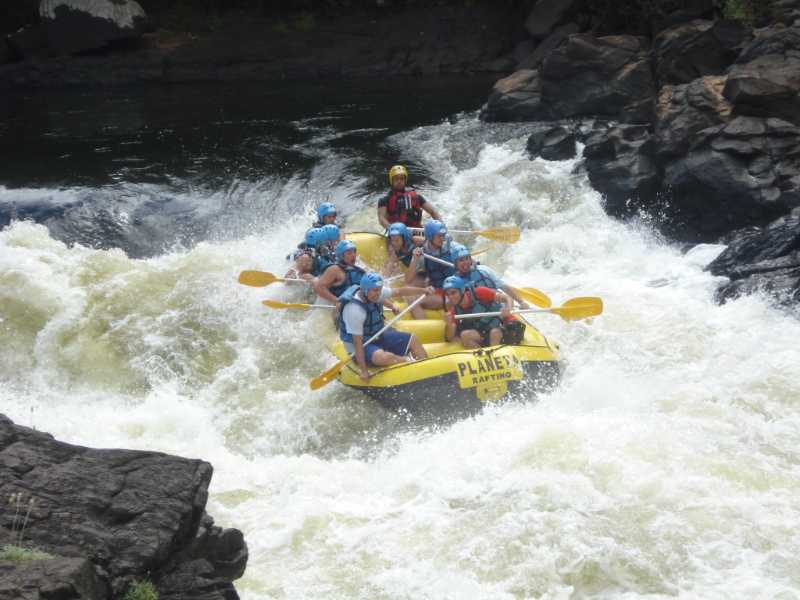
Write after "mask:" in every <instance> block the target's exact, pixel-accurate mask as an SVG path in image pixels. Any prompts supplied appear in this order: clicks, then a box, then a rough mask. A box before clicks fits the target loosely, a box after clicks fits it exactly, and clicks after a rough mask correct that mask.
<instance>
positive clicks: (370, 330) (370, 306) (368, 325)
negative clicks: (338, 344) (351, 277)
mask: <svg viewBox="0 0 800 600" xmlns="http://www.w3.org/2000/svg"><path fill="white" fill-rule="evenodd" d="M359 289H361V288H360V287H359V286H357V285H351V286H350V287H348V288H347V290H345V291H344V292H343V293H342V295H341V296H339V302H341V303H342V312H344V307H345V306H347V305H348V304H349V303H350V302H355V303H356V304H358V305H359V306H360V307H361V308H363V309H364V310H365V311H366V313H367V318H366V319H364V341H365V342H366V341H367V340H368V339H369V338H371V337H372V336H373V335H375V334H376V333H378V332H379V331H380V330H381V329H383V325H384V321H383V302H364V301H363V300H361V298H359V297H358V290H359ZM339 337H340V338H341V339H342V341H344V342H350V343H352V342H353V336H352V335H351V334H349V333H347V328H346V327H345V324H344V318H343V317H342V315H341V313H340V314H339Z"/></svg>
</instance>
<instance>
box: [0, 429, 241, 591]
mask: <svg viewBox="0 0 800 600" xmlns="http://www.w3.org/2000/svg"><path fill="white" fill-rule="evenodd" d="M211 473H212V468H211V465H209V464H208V463H206V462H203V461H199V460H189V459H185V458H180V457H176V456H169V455H165V454H161V453H157V452H138V451H130V450H95V449H90V448H84V447H81V446H73V445H70V444H64V443H62V442H58V441H56V440H54V439H53V437H52V436H50V435H48V434H44V433H39V432H36V431H33V430H31V429H27V428H25V427H19V426H15V425H14V424H13V423H11V422H10V421H9V420H8V419H7V418H6V417H4V416H3V415H0V497H3V498H8V497H9V496H10V495H11V494H13V493H18V492H21V493H22V494H23V498H25V499H27V498H35V499H36V500H37V504H35V505H34V507H33V509H32V510H31V513H30V519H29V522H28V526H27V528H26V530H25V541H26V542H28V543H31V544H33V545H34V546H37V547H39V548H40V549H42V550H44V551H46V552H49V553H51V554H56V555H60V556H67V557H88V558H89V560H91V561H92V563H93V564H94V565H95V566H96V567H98V568H102V569H103V570H104V572H106V573H105V575H103V579H104V581H105V583H106V584H110V586H111V587H112V588H113V589H114V590H115V591H119V590H121V589H123V588H124V586H125V585H126V582H127V581H129V580H130V579H131V578H132V577H137V578H143V577H145V576H147V574H148V573H149V574H150V577H151V578H152V579H153V581H154V582H155V583H156V586H157V587H158V586H160V580H162V579H164V580H167V579H169V577H170V576H171V574H172V573H174V572H182V573H183V572H185V567H184V564H185V563H186V562H190V563H193V562H195V561H197V560H202V561H205V563H207V565H208V566H207V568H204V570H203V576H202V578H201V577H199V576H198V578H197V579H195V580H190V579H187V578H186V577H183V578H182V579H181V581H182V585H183V591H182V593H183V596H175V597H176V598H177V597H182V598H186V599H187V600H188V599H189V598H198V597H201V596H200V595H194V590H195V589H196V590H208V589H211V588H213V590H216V592H215V594H216V595H214V596H205V597H208V598H209V599H210V598H219V599H222V598H231V597H234V596H233V595H235V591H234V589H233V586H232V584H231V583H230V582H231V579H232V578H233V577H232V576H238V575H241V572H242V571H243V569H244V565H245V563H246V560H247V550H246V546H245V544H244V540H243V539H242V538H241V535H240V534H237V533H231V530H221V529H219V528H214V527H213V521H211V520H210V518H208V517H207V516H205V513H204V508H205V504H206V500H207V497H208V484H209V481H210V479H211ZM4 509H5V506H2V507H0V524H2V525H4V526H5V527H7V528H10V527H11V525H12V521H13V516H12V515H9V513H8V511H7V510H4ZM176 593H177V592H176Z"/></svg>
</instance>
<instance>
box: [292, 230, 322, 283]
mask: <svg viewBox="0 0 800 600" xmlns="http://www.w3.org/2000/svg"><path fill="white" fill-rule="evenodd" d="M286 258H290V259H294V266H293V267H292V268H290V269H289V271H288V272H287V273H286V277H290V278H294V277H299V278H300V279H307V280H309V281H311V280H312V279H313V278H314V277H317V276H318V275H319V274H320V273H322V271H324V270H325V268H326V267H327V266H328V265H329V264H331V263H332V262H333V253H332V252H331V251H330V249H329V248H328V242H327V237H326V235H325V231H323V229H322V228H320V227H316V228H314V229H309V230H308V231H306V236H305V238H303V241H302V242H301V243H300V244H298V245H297V250H295V251H294V252H292V254H290V255H289V256H287V257H286Z"/></svg>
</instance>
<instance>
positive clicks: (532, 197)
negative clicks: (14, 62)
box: [0, 81, 800, 600]
mask: <svg viewBox="0 0 800 600" xmlns="http://www.w3.org/2000/svg"><path fill="white" fill-rule="evenodd" d="M486 91H487V86H486V83H485V82H477V81H472V82H470V81H451V82H445V83H444V84H442V83H439V84H436V85H432V84H425V83H419V82H411V83H403V84H402V85H398V86H397V89H395V90H394V91H392V92H390V93H386V92H382V91H378V90H376V89H368V88H360V89H356V88H347V89H341V90H334V89H332V88H331V87H330V86H328V87H325V86H317V87H314V86H309V87H306V88H283V89H281V88H280V87H277V88H275V87H269V86H253V87H252V88H247V87H241V86H240V87H237V88H236V89H235V90H233V89H224V88H219V87H200V86H191V87H173V88H158V89H154V90H149V91H147V92H141V91H138V92H135V93H134V92H124V91H117V92H113V93H102V94H99V93H95V94H86V93H80V94H79V93H76V94H59V95H49V96H47V97H42V96H36V97H23V96H20V97H15V98H4V99H2V100H0V110H2V113H0V114H2V116H3V119H2V121H0V153H2V156H3V159H2V164H0V226H2V227H3V229H2V231H0V411H2V412H4V413H6V414H7V415H8V416H9V417H11V418H12V419H14V420H15V421H16V422H18V423H20V424H24V425H28V426H33V427H36V428H37V429H40V430H45V431H48V432H51V433H53V434H54V435H55V436H56V437H57V438H59V439H62V440H65V441H69V442H73V443H78V444H84V445H91V446H96V447H126V448H139V449H152V450H159V451H164V452H169V453H174V454H179V455H183V456H188V457H197V458H203V459H205V460H208V461H210V462H211V463H212V464H213V465H214V467H215V474H214V479H213V481H212V487H211V494H210V498H209V506H208V511H209V513H211V514H212V515H213V516H214V517H215V518H216V520H217V523H218V524H220V525H222V526H226V527H238V528H240V529H242V530H243V531H244V533H245V536H246V539H247V541H248V544H249V548H250V562H249V565H248V568H247V572H246V574H245V576H244V578H243V579H241V580H240V581H238V582H237V589H238V590H239V591H240V593H241V595H242V597H243V598H245V599H246V600H262V599H267V598H276V599H277V598H286V599H300V598H303V599H305V598H308V599H318V598H330V599H339V598H341V599H356V598H359V599H362V598H363V599H370V600H374V599H381V598H385V599H409V600H410V599H414V600H419V599H422V598H431V599H450V598H452V599H462V598H475V599H497V600H501V599H502V600H511V599H522V598H546V599H553V600H554V599H583V598H624V599H634V598H636V599H639V598H647V599H654V598H703V599H717V598H719V599H728V598H758V599H764V600H767V599H782V600H793V599H798V598H800V591H799V590H800V528H798V526H797V525H798V523H800V408H798V397H800V350H798V344H797V340H798V339H800V323H798V321H797V320H796V319H795V318H793V317H791V316H788V315H786V314H784V313H782V312H780V311H779V310H776V309H775V308H772V307H771V306H770V305H769V303H768V302H767V301H766V300H765V299H764V298H761V297H758V296H753V297H748V298H743V299H740V300H737V301H735V302H731V303H728V304H726V305H723V306H717V305H715V304H714V302H713V301H712V297H713V292H714V289H715V287H716V285H717V284H718V283H719V281H718V280H717V279H716V278H714V277H712V276H710V275H709V274H707V273H705V272H704V271H703V266H704V265H706V264H707V263H708V262H709V261H710V260H712V259H713V258H714V257H715V256H716V255H717V254H718V253H719V252H720V251H721V250H722V248H723V247H722V246H714V245H704V246H698V247H695V248H692V249H689V250H688V251H687V250H686V249H683V248H679V247H677V246H675V245H671V244H669V243H667V242H665V241H664V240H662V239H661V238H660V237H659V236H658V235H657V234H656V233H655V232H654V229H653V227H652V226H651V224H650V223H648V221H647V220H646V219H640V220H638V221H635V222H632V223H621V222H618V221H616V220H613V219H611V218H609V217H607V216H606V215H605V213H604V212H603V208H602V201H601V198H600V197H599V196H598V194H596V193H595V192H593V191H592V190H591V188H590V187H589V185H588V182H587V178H586V176H585V175H584V174H583V173H582V172H581V170H580V162H579V160H575V161H565V162H545V161H542V160H536V161H533V162H531V161H530V160H528V158H526V155H525V152H524V147H525V140H526V137H527V136H526V126H525V125H524V124H511V125H493V126H489V125H485V124H482V123H480V122H479V121H478V119H477V116H476V113H475V112H474V111H475V110H476V109H477V108H478V107H479V105H480V103H481V101H482V100H483V98H485V95H486ZM395 162H405V163H407V164H408V165H409V167H410V170H411V172H412V183H413V184H414V185H416V186H418V187H419V188H420V190H421V191H422V192H423V193H424V194H425V195H426V197H428V199H430V200H431V201H432V202H433V203H434V204H435V205H436V206H437V207H439V208H440V209H441V210H442V212H443V214H444V215H446V217H447V221H448V222H449V224H450V225H451V227H452V226H455V225H458V226H459V227H460V228H461V227H463V228H481V227H488V226H492V225H499V224H510V223H516V224H518V225H520V226H521V227H522V229H523V234H522V239H521V240H520V242H519V243H517V244H515V245H513V246H507V247H497V248H495V249H494V250H492V251H491V252H490V253H489V255H488V258H486V260H485V261H484V262H486V263H488V264H490V265H492V266H494V267H496V268H497V270H499V271H500V272H501V273H502V274H504V275H505V276H506V278H507V279H508V280H509V281H512V282H515V283H519V284H524V285H528V286H533V287H536V288H538V289H541V290H543V291H545V292H547V293H548V294H549V295H550V296H551V297H552V298H553V299H554V301H555V302H556V303H560V302H562V301H564V300H566V299H568V298H571V297H574V296H582V295H598V296H601V297H602V298H603V300H604V302H605V313H604V314H603V316H602V317H599V318H596V319H594V321H593V322H592V323H584V322H577V323H566V322H564V321H561V320H560V319H558V318H556V317H553V316H546V315H545V316H541V317H540V318H539V319H537V320H536V324H537V325H538V326H539V328H540V329H541V330H542V331H543V332H544V333H545V335H548V336H550V337H552V338H553V339H555V340H557V341H558V342H559V343H560V344H561V347H562V351H563V353H564V356H565V358H566V359H567V361H568V368H567V371H566V373H565V377H564V381H563V383H562V385H561V386H560V387H559V388H558V389H556V390H555V391H554V392H552V393H550V394H548V395H545V396H542V397H540V398H539V401H538V402H535V403H532V402H525V399H524V398H519V399H517V401H514V402H511V403H508V404H505V405H502V406H499V407H494V406H492V407H489V408H488V409H487V410H486V411H485V412H484V413H483V414H481V415H479V416H477V417H475V418H471V419H467V420H463V421H459V422H457V423H455V424H452V425H448V426H433V425H430V424H423V423H408V422H406V421H405V420H404V419H403V418H401V417H399V416H397V415H393V414H390V413H387V412H385V411H384V410H383V409H381V408H379V407H377V406H375V405H374V404H373V403H371V402H370V401H369V400H367V399H365V398H364V397H362V396H361V395H359V394H357V393H353V392H351V391H348V390H346V389H345V388H343V387H342V386H340V385H339V384H338V383H333V384H331V385H329V386H327V387H326V388H324V389H323V390H321V391H319V392H313V393H312V392H310V391H309V390H308V386H307V382H308V380H309V379H310V378H311V377H313V376H315V375H317V374H319V373H320V372H321V371H323V370H324V369H325V368H326V367H328V366H330V365H331V364H332V362H333V361H332V359H331V358H330V356H329V355H328V353H327V352H326V351H325V350H324V348H322V347H320V345H319V342H318V335H317V331H318V323H317V322H316V321H315V320H314V319H310V318H307V317H306V315H305V314H300V315H297V314H287V313H285V312H279V311H274V312H269V311H268V310H267V309H265V308H264V307H262V306H261V304H260V300H261V299H262V298H264V297H272V298H278V299H286V298H289V297H292V294H293V293H294V292H292V291H290V290H287V289H284V288H283V287H282V286H279V285H275V286H270V287H269V288H267V289H261V290H259V289H254V288H246V287H243V286H239V285H237V284H236V276H237V274H238V272H239V271H240V270H242V269H247V268H257V269H261V270H269V271H278V272H280V271H281V270H282V269H283V268H284V267H285V263H284V260H283V257H284V256H285V254H286V253H287V250H288V248H289V247H290V246H291V245H293V244H294V243H296V241H298V240H299V239H300V238H301V236H302V234H303V232H304V231H305V229H306V227H307V226H308V224H309V222H310V220H311V217H310V213H311V210H312V207H313V206H314V205H315V204H316V203H318V202H319V201H320V200H324V199H330V200H332V201H334V202H336V203H337V205H339V206H340V207H342V209H343V211H344V212H346V213H347V214H348V215H349V219H350V223H351V225H352V226H354V227H356V226H357V227H358V228H364V227H372V215H373V210H374V208H373V207H374V203H375V199H376V197H377V195H378V194H380V193H381V192H382V191H383V190H384V189H385V179H384V177H385V171H386V168H387V167H388V166H389V165H391V164H393V163H395Z"/></svg>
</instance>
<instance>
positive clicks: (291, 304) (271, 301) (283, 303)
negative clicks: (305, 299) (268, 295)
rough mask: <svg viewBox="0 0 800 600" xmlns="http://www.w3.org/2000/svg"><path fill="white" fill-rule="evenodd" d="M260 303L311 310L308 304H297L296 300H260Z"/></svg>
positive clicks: (272, 306)
mask: <svg viewBox="0 0 800 600" xmlns="http://www.w3.org/2000/svg"><path fill="white" fill-rule="evenodd" d="M261 304H263V305H264V306H269V307H270V308H299V309H301V310H311V305H310V304H299V303H296V302H278V301H277V300H262V301H261Z"/></svg>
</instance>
